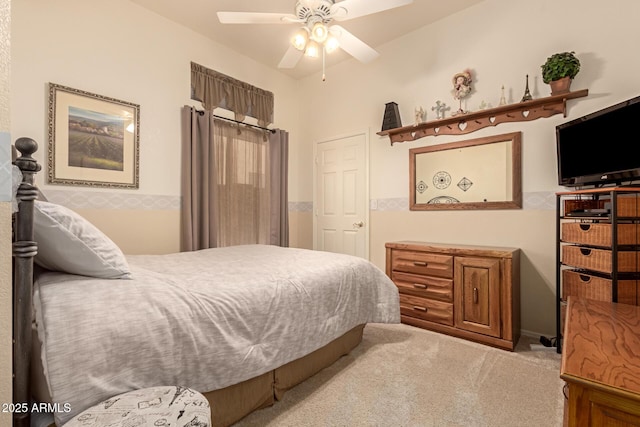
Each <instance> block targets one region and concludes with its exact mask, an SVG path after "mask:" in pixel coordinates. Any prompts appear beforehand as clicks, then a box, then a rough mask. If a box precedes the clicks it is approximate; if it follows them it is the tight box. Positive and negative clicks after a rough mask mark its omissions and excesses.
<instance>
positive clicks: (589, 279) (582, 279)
mask: <svg viewBox="0 0 640 427" xmlns="http://www.w3.org/2000/svg"><path fill="white" fill-rule="evenodd" d="M579 277H580V280H581V281H583V282H584V283H589V282H590V281H591V277H590V276H587V275H586V274H580V275H579Z"/></svg>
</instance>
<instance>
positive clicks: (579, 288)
mask: <svg viewBox="0 0 640 427" xmlns="http://www.w3.org/2000/svg"><path fill="white" fill-rule="evenodd" d="M611 286H612V283H611V280H610V279H607V278H605V277H598V276H594V275H591V274H585V273H583V272H579V271H575V270H563V271H562V299H563V300H565V301H566V300H567V298H568V297H569V296H576V297H581V298H588V299H593V300H598V301H609V302H611ZM637 288H638V282H637V281H636V280H620V279H618V302H619V303H623V304H632V305H636V301H637Z"/></svg>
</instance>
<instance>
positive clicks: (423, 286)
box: [413, 283, 427, 289]
mask: <svg viewBox="0 0 640 427" xmlns="http://www.w3.org/2000/svg"><path fill="white" fill-rule="evenodd" d="M413 287H414V288H418V289H427V285H423V284H422V283H414V284H413Z"/></svg>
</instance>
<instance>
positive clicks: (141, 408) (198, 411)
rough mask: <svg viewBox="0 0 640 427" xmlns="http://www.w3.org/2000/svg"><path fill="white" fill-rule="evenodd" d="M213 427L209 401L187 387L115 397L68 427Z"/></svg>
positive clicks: (138, 392) (147, 389) (81, 416)
mask: <svg viewBox="0 0 640 427" xmlns="http://www.w3.org/2000/svg"><path fill="white" fill-rule="evenodd" d="M102 426H109V427H134V426H135V427H147V426H148V427H163V426H167V427H210V426H211V411H210V408H209V402H208V401H207V399H206V398H205V397H204V396H203V395H202V394H200V393H198V392H197V391H194V390H191V389H190V388H187V387H179V386H166V387H150V388H144V389H140V390H134V391H130V392H127V393H123V394H120V395H118V396H114V397H112V398H111V399H109V400H105V401H104V402H101V403H99V404H97V405H95V406H92V407H91V408H89V409H87V410H85V411H84V412H82V413H81V414H80V415H78V416H76V417H75V418H73V419H72V420H70V421H69V422H68V423H66V424H65V427H102Z"/></svg>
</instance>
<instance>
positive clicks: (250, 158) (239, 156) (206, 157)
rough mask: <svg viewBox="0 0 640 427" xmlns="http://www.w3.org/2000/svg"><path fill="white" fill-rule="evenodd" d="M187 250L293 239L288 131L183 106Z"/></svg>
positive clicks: (282, 242) (184, 239)
mask: <svg viewBox="0 0 640 427" xmlns="http://www.w3.org/2000/svg"><path fill="white" fill-rule="evenodd" d="M182 125H183V127H182V129H183V132H182V146H183V152H182V159H183V160H182V196H183V197H182V250H183V251H187V250H197V249H204V248H209V247H221V246H231V245H241V244H253V243H260V244H274V245H280V246H287V245H288V234H289V233H288V229H289V224H288V208H287V204H288V202H287V162H288V159H287V151H288V133H287V132H286V131H281V130H277V131H276V132H275V133H273V134H272V133H270V132H269V131H265V130H259V129H253V128H249V127H246V126H243V125H239V124H234V123H229V122H227V121H223V120H218V119H215V118H214V117H213V114H212V113H211V112H205V113H204V114H200V113H198V112H197V111H196V110H195V109H193V108H192V107H188V106H185V107H184V108H183V111H182Z"/></svg>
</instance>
